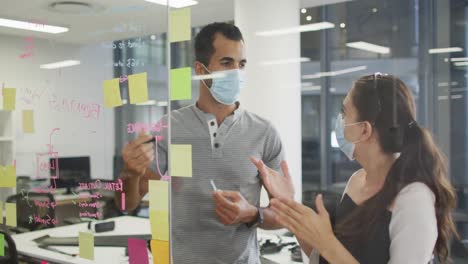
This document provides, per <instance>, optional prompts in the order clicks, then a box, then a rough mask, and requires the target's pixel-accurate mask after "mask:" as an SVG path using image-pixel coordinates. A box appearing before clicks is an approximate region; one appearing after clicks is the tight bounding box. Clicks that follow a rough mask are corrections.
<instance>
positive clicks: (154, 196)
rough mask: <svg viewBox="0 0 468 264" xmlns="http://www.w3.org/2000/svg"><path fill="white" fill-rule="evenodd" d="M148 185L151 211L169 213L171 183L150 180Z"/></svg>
mask: <svg viewBox="0 0 468 264" xmlns="http://www.w3.org/2000/svg"><path fill="white" fill-rule="evenodd" d="M148 185H149V186H148V189H149V207H150V211H159V212H169V183H168V182H167V181H156V180H150V181H149V183H148Z"/></svg>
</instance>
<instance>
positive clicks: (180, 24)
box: [169, 8, 192, 42]
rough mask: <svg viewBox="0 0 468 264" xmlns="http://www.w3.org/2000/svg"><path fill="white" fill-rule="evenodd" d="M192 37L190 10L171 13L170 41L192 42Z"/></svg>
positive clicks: (177, 10)
mask: <svg viewBox="0 0 468 264" xmlns="http://www.w3.org/2000/svg"><path fill="white" fill-rule="evenodd" d="M191 35H192V31H191V25H190V8H181V9H176V10H172V11H170V12H169V41H170V42H179V41H186V40H190V38H191Z"/></svg>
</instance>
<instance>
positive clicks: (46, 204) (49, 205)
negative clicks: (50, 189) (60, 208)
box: [34, 200, 57, 209]
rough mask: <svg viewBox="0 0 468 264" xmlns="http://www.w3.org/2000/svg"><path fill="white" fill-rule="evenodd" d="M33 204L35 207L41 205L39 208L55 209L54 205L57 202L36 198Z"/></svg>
mask: <svg viewBox="0 0 468 264" xmlns="http://www.w3.org/2000/svg"><path fill="white" fill-rule="evenodd" d="M34 205H35V206H37V207H41V208H52V209H55V207H56V206H57V203H56V202H51V201H37V200H34Z"/></svg>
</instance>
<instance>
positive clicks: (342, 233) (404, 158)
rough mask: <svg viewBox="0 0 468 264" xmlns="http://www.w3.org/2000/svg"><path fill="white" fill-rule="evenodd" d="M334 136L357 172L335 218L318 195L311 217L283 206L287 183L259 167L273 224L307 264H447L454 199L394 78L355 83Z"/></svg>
mask: <svg viewBox="0 0 468 264" xmlns="http://www.w3.org/2000/svg"><path fill="white" fill-rule="evenodd" d="M335 131H336V135H337V139H338V142H339V145H340V148H341V150H342V151H343V152H344V153H345V154H346V156H348V158H350V159H352V160H354V159H355V160H356V161H357V162H359V164H360V165H362V167H363V169H361V170H359V171H357V172H356V173H354V174H353V175H352V176H351V178H350V179H349V181H348V183H347V186H346V188H345V190H344V193H343V196H342V199H341V202H340V203H339V205H338V206H337V208H336V211H335V212H330V214H329V212H327V210H326V209H325V207H324V205H323V200H322V196H321V195H318V196H317V198H316V201H315V202H316V207H317V210H316V211H314V210H313V209H310V208H309V207H306V206H304V205H302V204H300V203H297V202H294V201H292V200H290V199H287V198H286V197H287V194H286V193H285V191H284V190H285V189H282V188H281V186H284V185H285V184H284V182H285V181H287V180H289V177H281V176H280V175H279V174H278V173H277V172H275V171H273V170H271V169H269V168H267V167H266V166H265V165H263V164H262V162H261V161H259V162H258V163H257V167H258V168H259V171H260V173H262V174H263V176H264V177H266V178H268V179H269V181H265V186H266V187H267V189H269V190H270V192H271V190H274V191H273V193H272V194H273V196H275V197H276V199H273V200H272V201H271V207H272V208H273V210H274V211H275V212H276V214H277V216H276V217H277V220H278V221H279V222H280V223H281V224H282V225H283V226H285V227H286V228H288V229H289V230H290V231H291V232H293V233H294V234H295V235H296V237H297V239H298V240H299V242H300V244H301V247H302V249H303V250H304V251H305V253H306V254H308V255H312V256H311V263H321V264H322V263H370V264H378V263H392V264H397V263H398V264H401V263H411V264H423V263H424V264H426V263H428V262H430V261H431V258H432V256H433V254H434V255H435V256H436V257H438V258H439V259H440V261H441V262H442V263H445V262H446V261H447V260H448V254H449V240H450V237H451V236H452V235H453V234H455V232H456V231H455V227H454V223H453V221H452V217H451V212H452V210H453V209H454V208H455V195H454V191H453V188H452V186H451V185H450V183H449V181H448V180H447V178H446V170H445V163H444V160H443V157H442V155H441V153H440V151H439V150H438V148H437V147H436V146H435V144H434V143H433V139H432V136H431V135H430V133H429V132H428V131H427V130H426V129H424V128H422V127H421V126H419V125H418V123H417V122H416V121H415V106H414V100H413V98H412V96H411V91H410V90H409V89H408V88H407V87H406V85H405V84H404V83H403V82H402V81H401V80H400V79H398V78H396V77H393V76H388V75H382V74H375V75H370V76H364V77H362V78H360V79H359V80H358V81H357V82H356V83H355V84H354V87H353V88H352V89H351V91H350V92H349V93H348V95H347V96H346V98H345V100H344V102H343V107H342V111H341V113H340V115H339V116H338V118H337V123H336V129H335ZM311 253H314V254H311ZM319 255H320V258H319Z"/></svg>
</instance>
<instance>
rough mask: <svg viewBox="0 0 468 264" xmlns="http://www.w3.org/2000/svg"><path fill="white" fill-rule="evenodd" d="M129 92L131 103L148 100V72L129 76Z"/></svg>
mask: <svg viewBox="0 0 468 264" xmlns="http://www.w3.org/2000/svg"><path fill="white" fill-rule="evenodd" d="M128 92H129V94H130V103H131V104H138V103H144V102H146V101H148V79H147V75H146V72H143V73H138V74H132V75H129V76H128Z"/></svg>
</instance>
